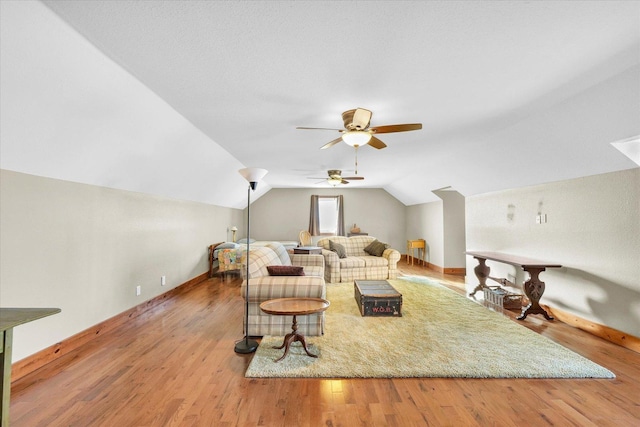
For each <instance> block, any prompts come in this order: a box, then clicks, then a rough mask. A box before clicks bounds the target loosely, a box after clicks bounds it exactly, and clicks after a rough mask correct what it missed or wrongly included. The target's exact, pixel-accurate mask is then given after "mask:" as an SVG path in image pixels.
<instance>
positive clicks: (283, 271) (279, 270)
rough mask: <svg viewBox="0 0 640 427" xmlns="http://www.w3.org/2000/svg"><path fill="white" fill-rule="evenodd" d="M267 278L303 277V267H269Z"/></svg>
mask: <svg viewBox="0 0 640 427" xmlns="http://www.w3.org/2000/svg"><path fill="white" fill-rule="evenodd" d="M267 271H268V272H269V276H304V267H301V266H297V265H269V266H267Z"/></svg>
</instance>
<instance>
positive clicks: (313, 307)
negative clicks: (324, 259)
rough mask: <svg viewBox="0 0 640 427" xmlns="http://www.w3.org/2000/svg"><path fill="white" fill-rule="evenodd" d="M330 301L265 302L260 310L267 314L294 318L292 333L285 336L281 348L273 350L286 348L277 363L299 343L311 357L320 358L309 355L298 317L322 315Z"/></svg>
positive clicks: (317, 299) (287, 299)
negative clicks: (295, 343)
mask: <svg viewBox="0 0 640 427" xmlns="http://www.w3.org/2000/svg"><path fill="white" fill-rule="evenodd" d="M329 304H330V303H329V301H327V300H325V299H322V298H277V299H271V300H268V301H264V302H263V303H261V304H260V310H262V311H264V312H265V313H267V314H273V315H276V316H293V324H292V325H291V330H292V331H291V332H290V333H288V334H287V335H285V337H284V341H283V342H282V345H281V346H275V347H273V348H277V349H281V348H284V354H283V355H282V357H280V358H279V359H276V360H275V361H276V362H279V361H281V360H282V359H284V358H285V357H286V356H287V354H289V347H290V346H291V344H292V343H294V342H296V341H299V342H300V343H301V344H302V348H304V351H305V352H306V353H307V355H308V356H310V357H318V356H317V355H315V354H313V353H309V349H308V348H307V342H306V341H305V339H304V335H302V333H300V332H298V321H297V320H296V316H299V315H305V314H313V313H320V312H322V311H325V310H326V309H327V308H329Z"/></svg>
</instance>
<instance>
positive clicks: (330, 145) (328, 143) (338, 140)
mask: <svg viewBox="0 0 640 427" xmlns="http://www.w3.org/2000/svg"><path fill="white" fill-rule="evenodd" d="M340 141H342V137H340V138H336V139H334V140H333V141H330V142H327V143H326V144H324V145H323V146H322V147H320V149H321V150H324V149H325V148H329V147H333V146H334V145H336V144H337V143H338V142H340Z"/></svg>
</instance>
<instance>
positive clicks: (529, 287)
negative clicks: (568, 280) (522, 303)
mask: <svg viewBox="0 0 640 427" xmlns="http://www.w3.org/2000/svg"><path fill="white" fill-rule="evenodd" d="M544 270H545V269H544V268H531V267H529V268H525V270H524V271H526V272H527V273H529V276H530V277H529V280H527V281H526V282H524V294H525V295H526V296H527V298H529V301H530V302H529V305H528V306H526V307H525V308H523V309H522V313H521V314H520V316H518V317H517V318H516V319H518V320H524V319H526V318H527V316H528V315H529V314H542V315H543V316H544V317H545V319H547V320H553V317H551V316H549V313H547V312H546V310H545V309H544V308H542V307H540V298H541V297H542V294H543V293H544V288H545V285H544V282H542V281H540V280H539V279H538V275H539V274H540V273H541V272H543V271H544Z"/></svg>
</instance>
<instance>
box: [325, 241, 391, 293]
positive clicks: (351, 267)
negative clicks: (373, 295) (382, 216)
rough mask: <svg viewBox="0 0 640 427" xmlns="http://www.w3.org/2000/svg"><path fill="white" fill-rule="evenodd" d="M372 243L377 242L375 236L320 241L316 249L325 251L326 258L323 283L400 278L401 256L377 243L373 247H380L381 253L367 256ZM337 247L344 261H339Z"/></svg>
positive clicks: (377, 252)
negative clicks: (342, 253) (399, 263)
mask: <svg viewBox="0 0 640 427" xmlns="http://www.w3.org/2000/svg"><path fill="white" fill-rule="evenodd" d="M373 242H377V239H376V238H375V237H372V236H352V237H344V236H331V237H326V238H323V239H320V240H318V243H317V245H318V246H320V247H321V248H322V256H323V257H324V280H325V281H326V282H327V283H339V282H352V281H354V280H386V279H395V278H396V277H398V261H400V252H398V251H397V250H395V249H392V248H389V247H388V245H386V244H385V243H383V242H377V243H378V244H374V245H373V246H377V248H375V249H378V251H371V252H375V255H372V254H371V253H368V252H366V251H365V248H367V249H369V246H370V245H371V244H372V243H373ZM338 245H339V246H341V247H342V248H344V252H345V254H344V255H346V256H345V257H344V258H340V257H339V255H338V253H337V252H334V251H333V250H332V249H334V250H335V249H336V246H338ZM380 245H382V246H380ZM339 246H338V249H340V248H339ZM380 249H381V250H380ZM339 251H340V250H338V252H339ZM378 254H379V255H378Z"/></svg>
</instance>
